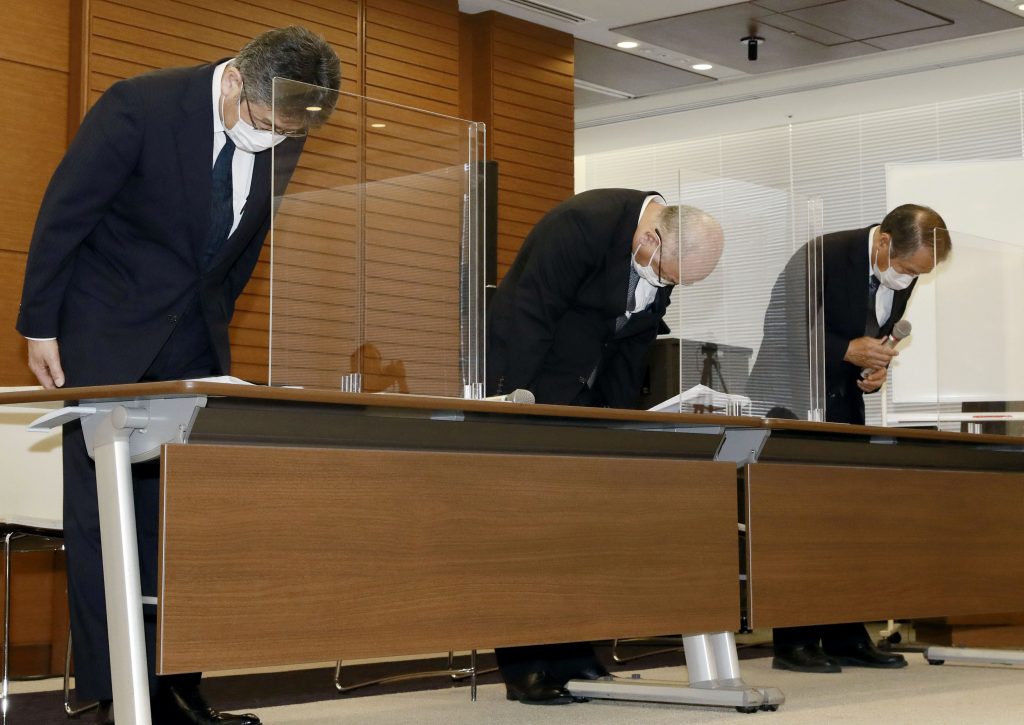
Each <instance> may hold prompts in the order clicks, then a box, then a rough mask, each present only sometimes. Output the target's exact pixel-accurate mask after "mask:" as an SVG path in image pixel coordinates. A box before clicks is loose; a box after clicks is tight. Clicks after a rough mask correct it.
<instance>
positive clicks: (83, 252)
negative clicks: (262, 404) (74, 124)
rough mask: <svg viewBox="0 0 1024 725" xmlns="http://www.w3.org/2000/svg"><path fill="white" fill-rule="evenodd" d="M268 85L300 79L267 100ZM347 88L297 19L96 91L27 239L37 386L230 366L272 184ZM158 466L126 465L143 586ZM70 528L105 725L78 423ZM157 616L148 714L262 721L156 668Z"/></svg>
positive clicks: (67, 463)
mask: <svg viewBox="0 0 1024 725" xmlns="http://www.w3.org/2000/svg"><path fill="white" fill-rule="evenodd" d="M275 77H278V78H285V79H290V80H294V81H299V82H301V83H304V84H308V86H299V84H296V86H297V88H298V89H300V90H298V92H293V93H289V94H284V95H283V97H282V98H279V99H277V100H276V102H275V98H274V91H273V79H274V78H275ZM340 81H341V66H340V62H339V60H338V56H337V54H336V53H335V52H334V50H333V49H332V48H331V47H330V45H328V44H327V42H326V41H325V40H324V39H323V38H321V37H320V36H318V35H316V34H315V33H312V32H310V31H309V30H307V29H305V28H301V27H298V26H292V27H287V28H281V29H276V30H270V31H268V32H266V33H263V34H262V35H260V36H258V37H257V38H255V39H253V40H252V41H250V42H249V43H248V44H247V45H246V46H245V47H244V48H242V50H241V51H240V52H239V53H238V55H237V56H236V57H234V58H232V59H228V60H224V61H221V62H218V63H214V64H210V65H201V66H197V67H192V68H173V69H167V70H161V71H155V72H152V73H147V74H144V75H141V76H137V77H134V78H129V79H127V80H123V81H119V82H117V83H115V84H114V85H113V86H111V88H110V89H109V90H108V91H107V92H106V93H104V94H103V96H102V97H101V98H100V99H99V100H98V101H97V102H96V104H95V105H94V106H93V108H92V109H91V110H90V111H89V113H88V114H87V115H86V116H85V118H84V119H83V121H82V124H81V126H80V128H79V130H78V133H77V134H76V136H75V138H74V140H73V141H72V142H71V144H70V146H69V147H68V150H67V153H66V154H65V156H64V159H63V161H62V162H61V163H60V165H59V166H58V167H57V170H56V172H55V173H54V175H53V178H52V180H51V181H50V184H49V187H48V188H47V190H46V194H45V196H44V197H43V201H42V205H41V207H40V211H39V216H38V219H37V221H36V227H35V232H34V234H33V238H32V244H31V247H30V249H29V255H28V262H27V266H26V270H25V281H24V287H23V290H22V299H21V307H20V311H19V315H18V323H17V328H18V330H19V331H20V332H21V333H22V334H23V335H24V336H25V337H26V338H27V339H28V364H29V368H30V369H31V370H32V372H33V373H35V375H36V377H37V378H38V379H39V382H40V383H41V384H42V385H43V386H44V387H46V388H54V387H62V386H65V385H66V386H69V387H70V386H83V385H109V384H116V383H134V382H140V381H154V380H175V379H184V378H193V377H203V376H209V375H219V374H224V373H227V372H229V370H230V366H231V358H230V345H229V340H228V324H229V323H230V321H231V316H232V313H233V311H234V307H235V300H236V299H237V298H238V296H239V294H241V292H242V289H243V288H244V287H245V285H246V283H247V281H248V280H249V277H250V275H251V274H252V271H253V268H254V267H255V265H256V261H257V259H258V257H259V254H260V249H261V247H262V245H263V240H264V237H265V236H266V234H267V230H268V228H269V225H270V208H271V202H272V199H271V188H273V189H274V194H275V195H280V194H282V193H283V191H284V187H285V185H286V184H287V182H288V179H289V178H290V176H291V173H292V171H293V169H294V167H295V163H296V160H297V158H298V154H299V152H300V151H301V149H302V146H303V139H302V138H301V137H302V136H304V135H305V134H306V132H307V130H308V129H310V128H314V127H317V126H319V125H321V124H322V123H324V121H325V120H326V119H327V117H328V116H329V114H330V113H331V111H332V110H333V108H334V102H335V98H336V93H335V91H336V90H337V89H338V88H339V85H340ZM278 144H280V145H281V146H280V148H279V149H278V150H277V151H276V152H271V151H270V149H271V148H273V147H274V146H277V145H278ZM272 153H273V154H276V156H277V159H276V164H274V165H273V169H272V164H271V156H272ZM272 174H273V177H274V178H273V179H272V178H271V176H272ZM158 465H159V464H158V463H157V462H151V463H149V464H140V465H137V466H134V467H133V478H134V482H135V494H136V499H135V506H136V519H137V526H138V538H139V558H140V567H141V574H142V583H143V595H144V596H154V595H155V594H156V569H155V560H156V527H157V513H158V502H157V491H158V489H157V474H158ZM64 537H65V542H66V545H67V559H68V596H69V600H70V606H71V627H72V632H73V638H74V647H75V665H76V667H75V670H76V672H75V675H76V688H77V691H78V695H79V697H81V698H83V699H96V700H99V701H100V703H101V707H100V709H99V712H98V715H97V722H100V723H106V722H112V720H111V713H110V699H111V683H110V661H109V653H108V648H107V625H106V610H105V602H104V594H103V573H102V560H101V554H100V541H99V526H98V514H97V503H96V478H95V469H94V467H93V463H92V460H91V459H90V458H89V456H88V454H87V453H86V450H85V445H84V442H83V438H82V431H81V426H80V425H78V424H68V425H65V426H64ZM154 618H155V613H154V612H152V611H148V612H146V636H147V647H148V651H149V652H148V653H149V658H150V659H149V661H150V676H151V681H150V694H151V696H152V710H153V718H154V722H155V723H179V722H186V723H193V724H213V723H221V724H223V723H229V724H231V725H252V724H253V723H258V722H259V719H258V718H257V717H256V716H255V715H231V714H227V713H218V712H217V711H216V710H213V709H212V708H210V707H209V706H208V705H207V704H206V702H205V701H204V700H203V698H202V696H201V694H200V692H199V689H198V684H199V679H200V675H199V673H195V674H191V675H175V676H172V677H159V678H157V677H155V675H153V662H154V659H153V657H154V637H155V620H154ZM253 646H256V645H255V643H254V645H253Z"/></svg>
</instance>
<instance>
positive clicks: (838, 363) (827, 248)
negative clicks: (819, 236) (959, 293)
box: [823, 225, 917, 425]
mask: <svg viewBox="0 0 1024 725" xmlns="http://www.w3.org/2000/svg"><path fill="white" fill-rule="evenodd" d="M873 226H875V225H872V226H871V227H867V228H865V229H856V230H852V231H845V232H835V233H833V234H826V235H825V237H824V239H823V244H824V252H825V254H824V282H823V292H824V298H825V394H826V401H825V419H826V420H830V421H834V422H837V423H855V424H859V425H863V424H864V394H863V393H862V392H861V390H860V388H858V387H857V381H858V380H859V379H860V368H859V367H857V366H856V365H851V364H850V363H848V362H846V361H844V360H843V356H844V355H846V348H847V347H848V346H849V344H850V340H854V339H856V338H858V337H863V336H864V324H865V318H866V316H867V307H868V294H869V291H868V275H869V274H871V265H870V262H869V261H868V234H869V233H870V232H871V229H872V227H873ZM916 284H917V280H916V279H915V280H914V281H913V282H912V283H911V284H910V286H909V287H907V288H906V289H903V290H899V291H897V292H895V293H894V294H893V300H892V312H891V313H890V314H889V319H888V320H886V321H885V322H884V324H882V325H881V330H880V333H879V334H880V335H882V336H884V335H888V334H889V333H891V332H892V328H893V325H895V324H896V323H897V322H898V321H899V320H900V318H902V317H903V313H904V312H905V311H906V309H907V302H909V301H910V293H911V292H912V291H913V289H914V285H916Z"/></svg>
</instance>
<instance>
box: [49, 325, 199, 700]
mask: <svg viewBox="0 0 1024 725" xmlns="http://www.w3.org/2000/svg"><path fill="white" fill-rule="evenodd" d="M182 322H183V324H182V325H180V326H179V327H178V328H177V329H176V330H175V332H174V333H172V335H171V336H170V338H169V339H168V340H167V342H166V343H165V344H164V346H163V348H161V350H160V352H159V353H158V354H157V356H156V358H155V359H154V361H153V363H152V364H151V365H150V367H149V369H148V370H147V371H146V373H145V374H144V375H143V377H142V381H143V382H146V381H155V380H177V379H184V378H194V377H204V376H208V375H213V374H217V373H218V368H219V365H218V364H217V362H216V356H215V355H214V353H213V350H212V348H211V346H210V341H209V334H208V333H207V331H206V325H205V323H204V322H203V321H202V319H201V318H199V317H198V316H196V315H186V316H183V317H182ZM69 377H70V376H69ZM63 445H64V449H63V454H64V544H65V548H66V550H67V566H68V605H69V608H70V610H71V633H72V638H73V641H74V655H75V689H76V691H77V694H78V697H79V698H80V699H83V700H110V699H111V698H112V690H111V682H110V650H109V647H108V643H107V611H106V598H105V596H104V590H103V556H102V549H101V545H100V524H99V508H98V503H97V497H96V466H95V464H94V462H93V460H92V459H91V458H90V457H89V454H88V452H87V451H86V448H85V440H84V438H83V435H82V427H81V425H80V424H79V423H78V422H75V423H69V424H66V425H65V426H64V438H63ZM159 474H160V462H159V461H158V460H155V461H147V462H145V463H137V464H135V465H133V466H132V481H133V485H134V492H135V497H134V498H135V522H136V536H137V541H138V547H139V574H140V576H141V581H142V595H143V596H156V587H157V532H158V524H159V515H160V502H159V491H160V483H159ZM143 620H144V624H145V630H146V654H147V660H148V667H149V679H150V682H149V688H150V693H151V694H156V693H157V691H158V688H159V683H160V681H168V680H167V678H157V677H156V675H155V674H154V672H155V654H156V608H155V607H153V606H152V605H144V606H143ZM199 678H200V674H199V673H193V674H189V675H175V676H174V678H173V684H176V685H178V686H187V685H188V684H190V683H191V682H196V683H197V682H198V681H199Z"/></svg>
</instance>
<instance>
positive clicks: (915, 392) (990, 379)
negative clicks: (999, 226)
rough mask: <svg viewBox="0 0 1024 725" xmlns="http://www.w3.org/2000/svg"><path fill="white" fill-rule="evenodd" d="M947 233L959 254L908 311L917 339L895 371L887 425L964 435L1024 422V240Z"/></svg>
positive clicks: (927, 278)
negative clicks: (1023, 406)
mask: <svg viewBox="0 0 1024 725" xmlns="http://www.w3.org/2000/svg"><path fill="white" fill-rule="evenodd" d="M942 233H947V234H948V235H949V238H950V240H951V241H952V251H951V252H950V254H949V256H948V257H947V258H946V259H945V260H944V261H941V262H940V261H938V260H936V261H937V262H938V263H937V266H936V268H935V271H933V272H932V273H931V274H928V275H922V277H921V278H920V279H919V280H918V283H917V286H916V287H915V288H914V292H913V295H912V296H911V298H910V303H909V304H908V305H907V311H906V313H905V314H904V319H906V320H908V321H909V322H911V323H912V328H911V334H910V336H909V337H908V338H907V339H906V340H904V341H902V342H901V343H900V344H899V347H898V348H897V349H898V350H899V351H900V354H899V356H898V357H897V358H896V359H895V360H894V361H893V364H892V366H891V374H890V386H889V387H890V388H891V395H890V397H889V400H888V401H887V411H886V417H887V420H888V422H889V423H893V424H905V425H914V424H918V425H929V424H930V425H936V424H937V425H938V426H939V427H940V428H942V429H946V430H960V429H961V424H966V425H971V424H975V425H979V426H980V425H981V424H983V423H987V422H1003V421H1008V420H1020V419H1024V413H1021V412H1019V411H1017V412H1014V411H1013V408H1014V407H1018V408H1019V406H1014V405H1013V403H1020V402H1022V401H1024V375H1021V362H1022V361H1024V324H1022V319H1024V314H1022V310H1024V293H1022V292H1021V280H1024V240H1021V241H1020V242H1018V243H1008V242H1002V241H998V240H995V239H987V238H985V237H981V236H978V235H976V234H970V233H967V232H960V231H946V230H938V231H937V234H942ZM936 248H938V245H936ZM980 429H981V430H985V428H984V427H981V428H980Z"/></svg>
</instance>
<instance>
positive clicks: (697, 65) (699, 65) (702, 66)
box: [690, 63, 715, 70]
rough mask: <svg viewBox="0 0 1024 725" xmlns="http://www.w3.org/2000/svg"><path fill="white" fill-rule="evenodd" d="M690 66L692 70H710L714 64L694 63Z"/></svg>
mask: <svg viewBox="0 0 1024 725" xmlns="http://www.w3.org/2000/svg"><path fill="white" fill-rule="evenodd" d="M690 67H691V68H693V69H694V70H711V69H712V68H714V67H715V66H713V65H711V64H710V63H694V64H693V65H692V66H690Z"/></svg>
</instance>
